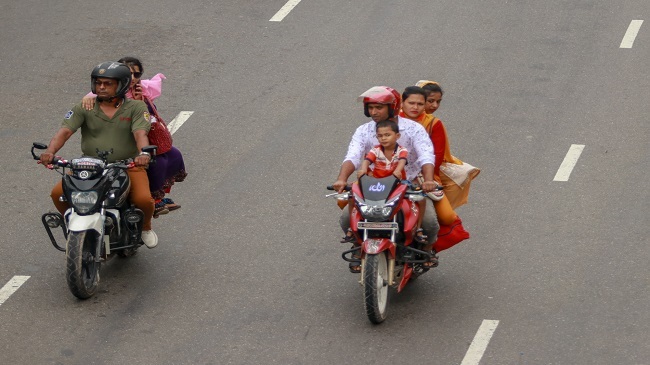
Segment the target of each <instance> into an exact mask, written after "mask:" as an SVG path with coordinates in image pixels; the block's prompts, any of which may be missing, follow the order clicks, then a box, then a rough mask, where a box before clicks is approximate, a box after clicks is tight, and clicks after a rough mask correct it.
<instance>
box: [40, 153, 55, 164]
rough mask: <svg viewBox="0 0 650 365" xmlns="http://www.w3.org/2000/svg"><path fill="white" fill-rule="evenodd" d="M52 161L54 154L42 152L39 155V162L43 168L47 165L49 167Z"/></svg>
mask: <svg viewBox="0 0 650 365" xmlns="http://www.w3.org/2000/svg"><path fill="white" fill-rule="evenodd" d="M53 159H54V154H53V153H49V152H43V153H41V159H40V161H41V164H42V165H43V166H45V167H47V165H49V164H51V163H52V160H53Z"/></svg>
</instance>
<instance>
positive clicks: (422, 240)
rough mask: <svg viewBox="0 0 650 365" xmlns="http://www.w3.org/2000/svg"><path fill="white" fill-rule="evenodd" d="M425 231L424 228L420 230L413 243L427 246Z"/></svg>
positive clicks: (416, 232)
mask: <svg viewBox="0 0 650 365" xmlns="http://www.w3.org/2000/svg"><path fill="white" fill-rule="evenodd" d="M423 232H424V230H423V229H422V228H418V229H417V231H415V236H414V237H413V241H415V242H417V243H421V244H423V245H424V244H426V243H427V238H428V237H427V236H426V235H425V234H424V233H423Z"/></svg>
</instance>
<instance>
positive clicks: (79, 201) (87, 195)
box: [70, 191, 98, 214]
mask: <svg viewBox="0 0 650 365" xmlns="http://www.w3.org/2000/svg"><path fill="white" fill-rule="evenodd" d="M97 197H98V196H97V192H96V191H73V192H72V194H70V200H71V201H70V202H71V203H72V205H73V206H74V207H75V209H77V211H78V212H79V213H81V214H85V213H88V212H89V211H90V210H91V209H92V208H93V207H94V206H95V204H97Z"/></svg>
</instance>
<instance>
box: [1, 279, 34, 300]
mask: <svg viewBox="0 0 650 365" xmlns="http://www.w3.org/2000/svg"><path fill="white" fill-rule="evenodd" d="M27 279H29V276H21V275H16V276H14V277H13V278H11V280H9V282H8V283H7V284H5V286H3V287H2V289H0V305H2V304H4V302H6V301H7V299H9V297H10V296H11V294H13V293H15V292H16V290H18V288H20V286H21V285H23V284H24V283H25V282H26V281H27Z"/></svg>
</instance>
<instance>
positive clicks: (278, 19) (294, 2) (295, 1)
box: [269, 0, 301, 22]
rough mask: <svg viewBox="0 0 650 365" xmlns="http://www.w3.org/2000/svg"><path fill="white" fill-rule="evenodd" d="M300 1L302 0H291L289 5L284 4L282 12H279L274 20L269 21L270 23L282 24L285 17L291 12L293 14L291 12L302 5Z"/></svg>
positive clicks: (288, 2)
mask: <svg viewBox="0 0 650 365" xmlns="http://www.w3.org/2000/svg"><path fill="white" fill-rule="evenodd" d="M300 1H301V0H289V1H287V3H286V4H284V6H283V7H282V8H281V9H280V10H278V12H277V13H275V15H274V16H273V18H271V19H269V21H270V22H281V21H282V19H284V17H285V16H287V14H289V12H291V10H293V8H295V7H296V5H298V4H299V3H300Z"/></svg>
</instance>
